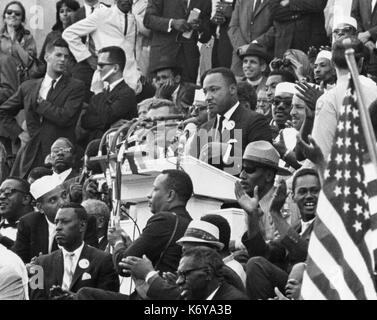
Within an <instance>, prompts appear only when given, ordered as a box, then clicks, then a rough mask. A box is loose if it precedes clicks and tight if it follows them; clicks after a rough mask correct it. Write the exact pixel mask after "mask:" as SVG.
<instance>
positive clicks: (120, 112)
mask: <svg viewBox="0 0 377 320" xmlns="http://www.w3.org/2000/svg"><path fill="white" fill-rule="evenodd" d="M135 117H137V106H136V97H135V93H134V91H133V90H132V89H131V88H130V87H129V86H128V85H127V84H126V83H125V82H124V81H122V82H121V83H119V84H118V85H117V86H116V87H115V88H114V89H113V90H112V91H111V92H109V93H107V92H101V93H99V94H97V95H95V96H93V97H92V98H91V100H90V104H89V106H88V107H87V109H86V111H84V114H83V116H82V118H81V126H82V127H83V129H85V130H89V131H90V134H89V141H92V140H95V139H101V138H102V135H103V134H104V133H105V132H106V131H107V130H108V129H109V128H110V127H111V125H112V124H114V123H115V122H117V121H118V120H120V119H125V120H132V119H133V118H135Z"/></svg>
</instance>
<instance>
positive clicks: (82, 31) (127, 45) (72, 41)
mask: <svg viewBox="0 0 377 320" xmlns="http://www.w3.org/2000/svg"><path fill="white" fill-rule="evenodd" d="M127 18H128V23H127V35H126V36H125V35H124V26H125V15H124V13H123V12H121V11H120V10H119V9H118V7H117V6H116V5H113V6H112V7H110V8H108V7H105V6H100V7H99V8H98V9H97V10H95V11H94V12H93V13H92V14H91V15H90V16H88V17H86V18H85V19H84V20H81V21H78V22H76V23H74V24H73V25H71V26H69V27H68V28H67V29H65V30H64V32H63V38H64V40H66V41H67V42H68V45H69V49H70V50H71V52H72V54H73V56H74V57H75V58H76V60H77V62H81V61H84V60H86V59H88V58H89V57H91V56H92V54H91V53H90V51H89V48H88V47H87V46H86V45H85V44H84V43H82V41H81V38H82V37H85V36H88V35H90V36H91V38H92V40H93V42H94V44H95V48H96V51H97V52H98V51H99V50H100V49H102V48H104V47H108V46H118V47H121V48H122V49H123V50H124V51H125V53H126V59H127V61H126V67H125V69H124V72H123V77H124V80H125V82H126V83H127V84H128V85H129V86H130V87H131V88H132V89H133V90H136V89H137V86H138V80H139V79H140V71H139V69H138V66H137V63H136V59H135V37H136V22H135V17H134V15H133V14H132V13H130V12H129V13H128V14H127ZM96 73H97V75H96ZM96 73H95V75H94V76H93V82H95V81H98V79H99V74H98V71H97V72H96Z"/></svg>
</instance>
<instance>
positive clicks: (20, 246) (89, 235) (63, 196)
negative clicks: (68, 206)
mask: <svg viewBox="0 0 377 320" xmlns="http://www.w3.org/2000/svg"><path fill="white" fill-rule="evenodd" d="M30 193H31V195H32V196H33V198H34V199H35V200H36V207H37V209H38V211H36V212H31V213H29V214H27V215H25V216H23V217H22V218H21V219H20V222H19V224H18V229H17V237H16V241H15V244H14V246H13V248H12V250H13V251H14V252H15V253H17V254H18V255H19V256H20V257H21V259H22V260H23V261H24V262H25V263H28V262H30V260H31V259H32V258H33V257H37V256H39V255H40V254H47V253H51V252H52V251H54V250H57V248H58V247H57V244H56V241H55V233H56V231H55V228H56V226H55V224H54V220H55V216H56V212H57V211H58V209H59V207H60V206H61V205H63V204H64V203H66V202H67V201H68V195H67V192H66V190H65V188H64V187H63V186H62V185H61V181H60V180H59V179H58V178H57V177H56V176H44V177H42V178H40V179H38V180H36V181H35V182H34V183H33V184H32V185H31V186H30ZM94 226H95V225H94ZM95 231H96V230H95V229H93V228H89V229H88V231H87V232H86V234H85V239H86V240H87V242H88V243H89V244H91V245H93V244H94V246H97V245H98V244H97V237H96V234H95V233H96V232H95Z"/></svg>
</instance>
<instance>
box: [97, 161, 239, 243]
mask: <svg viewBox="0 0 377 320" xmlns="http://www.w3.org/2000/svg"><path fill="white" fill-rule="evenodd" d="M135 163H136V165H137V168H138V174H133V173H132V171H131V168H130V166H129V164H128V162H127V161H125V162H124V164H123V166H122V168H121V171H122V189H121V200H122V202H126V203H130V204H132V206H131V209H130V212H129V214H130V216H131V217H132V218H133V219H134V220H135V221H136V222H137V225H138V227H139V229H140V230H141V231H142V230H143V228H144V227H145V225H146V223H147V221H148V219H149V218H150V217H151V216H152V214H151V212H150V208H149V206H148V198H147V197H148V195H149V194H150V193H151V191H152V186H153V182H154V180H155V178H156V177H157V176H158V175H159V174H160V173H161V172H162V171H163V170H168V169H176V167H177V158H176V157H171V158H161V159H135ZM180 167H181V168H182V169H183V170H184V171H185V172H187V174H188V175H189V176H190V177H191V179H192V182H193V186H194V195H193V196H192V198H191V199H190V201H189V202H188V204H187V206H186V208H187V210H188V212H189V213H190V215H191V217H192V218H193V219H200V218H201V217H202V216H203V215H206V214H219V215H222V216H224V217H225V218H226V219H227V220H228V222H229V224H230V226H231V230H232V234H231V240H235V239H239V238H240V237H241V236H242V234H243V232H244V231H245V228H246V227H244V226H245V222H244V213H243V210H240V209H226V210H221V206H222V205H223V204H224V203H232V202H236V201H237V200H236V197H235V194H234V184H235V182H236V181H237V178H235V177H234V176H232V175H230V174H228V173H226V172H224V171H221V170H219V169H217V168H215V167H213V166H211V165H209V164H207V163H205V162H203V161H200V160H198V159H196V158H194V157H191V156H185V157H182V158H181V160H180ZM113 169H114V168H113ZM111 174H112V177H115V170H111ZM97 178H98V179H99V180H102V179H104V176H102V177H97ZM121 226H122V228H123V229H124V230H125V231H126V232H127V233H128V234H129V235H130V237H131V238H137V237H138V232H137V231H136V228H135V225H134V223H133V222H132V221H131V220H126V221H125V220H122V221H121Z"/></svg>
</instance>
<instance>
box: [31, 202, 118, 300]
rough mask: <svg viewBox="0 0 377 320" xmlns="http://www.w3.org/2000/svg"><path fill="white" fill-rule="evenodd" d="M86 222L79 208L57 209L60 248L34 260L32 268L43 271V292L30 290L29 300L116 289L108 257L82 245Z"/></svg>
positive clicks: (114, 276)
mask: <svg viewBox="0 0 377 320" xmlns="http://www.w3.org/2000/svg"><path fill="white" fill-rule="evenodd" d="M87 220H88V216H87V213H86V211H85V209H84V208H83V207H82V206H81V205H78V204H74V203H70V204H66V205H63V206H62V207H61V208H60V209H59V210H58V212H57V214H56V217H55V224H56V241H57V243H58V244H59V246H60V249H59V250H57V251H55V252H53V253H52V254H49V255H44V256H40V257H38V258H37V259H36V261H35V263H34V265H35V266H38V265H39V266H41V267H42V268H43V275H44V277H43V289H39V288H38V289H34V290H32V291H31V295H30V297H31V299H32V300H47V299H51V298H52V299H56V298H64V296H66V295H69V294H70V293H75V292H77V291H78V290H79V289H80V288H82V287H94V288H98V289H103V290H110V291H113V292H117V291H118V290H119V278H118V275H117V273H116V271H115V269H114V265H113V263H112V259H111V255H110V254H108V253H105V252H103V251H101V250H99V249H96V248H93V247H91V246H88V245H87V244H86V243H85V242H84V234H85V230H86V227H87ZM32 289H33V288H32Z"/></svg>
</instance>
